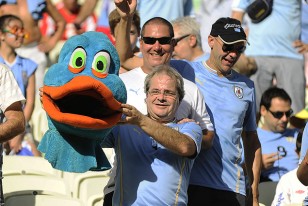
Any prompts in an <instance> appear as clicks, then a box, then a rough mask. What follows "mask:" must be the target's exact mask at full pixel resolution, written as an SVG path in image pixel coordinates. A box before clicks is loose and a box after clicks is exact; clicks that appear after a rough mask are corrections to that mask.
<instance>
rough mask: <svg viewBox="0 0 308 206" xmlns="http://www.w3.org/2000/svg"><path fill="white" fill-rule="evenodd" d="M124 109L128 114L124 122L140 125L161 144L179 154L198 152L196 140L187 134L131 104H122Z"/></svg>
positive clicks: (125, 113) (193, 154)
mask: <svg viewBox="0 0 308 206" xmlns="http://www.w3.org/2000/svg"><path fill="white" fill-rule="evenodd" d="M122 109H123V110H122V112H123V114H124V115H126V117H125V119H124V120H122V121H123V123H128V124H134V125H138V126H139V127H140V128H141V129H142V130H143V131H145V132H146V133H147V134H148V135H150V136H151V137H152V138H153V139H155V140H156V141H157V142H158V143H159V144H161V145H163V146H164V147H166V148H167V149H169V150H171V151H172V152H174V153H176V154H178V155H181V156H185V157H193V156H195V155H196V154H197V146H196V144H195V142H194V141H193V140H192V139H191V138H190V137H188V136H187V135H185V134H182V133H180V132H178V131H176V130H174V129H172V128H169V127H167V126H165V125H163V124H161V123H159V122H157V121H155V120H153V119H150V118H149V117H148V116H145V115H143V114H141V112H139V111H138V110H137V109H136V108H135V107H133V106H131V105H128V104H122ZM200 135H201V134H200Z"/></svg>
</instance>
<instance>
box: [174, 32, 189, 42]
mask: <svg viewBox="0 0 308 206" xmlns="http://www.w3.org/2000/svg"><path fill="white" fill-rule="evenodd" d="M189 35H190V34H186V35H183V36H181V37H178V38H175V39H174V40H175V45H176V44H177V43H178V42H180V41H181V40H182V39H184V38H186V37H188V36H189Z"/></svg>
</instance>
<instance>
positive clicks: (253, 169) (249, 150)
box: [242, 131, 262, 206]
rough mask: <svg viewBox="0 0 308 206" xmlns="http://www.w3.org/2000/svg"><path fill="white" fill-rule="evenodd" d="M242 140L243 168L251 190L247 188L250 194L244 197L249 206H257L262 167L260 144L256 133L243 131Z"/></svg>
mask: <svg viewBox="0 0 308 206" xmlns="http://www.w3.org/2000/svg"><path fill="white" fill-rule="evenodd" d="M242 138H243V145H244V151H245V152H244V154H245V166H246V171H247V175H248V178H249V183H250V184H249V185H250V186H251V188H249V191H250V193H249V194H247V196H246V197H247V199H248V201H249V202H250V204H251V205H253V206H258V205H259V201H258V198H259V189H258V185H259V182H260V174H261V166H262V163H261V162H262V154H261V144H260V141H259V137H258V135H257V131H249V132H247V131H246V132H245V131H243V135H242ZM250 204H249V205H250Z"/></svg>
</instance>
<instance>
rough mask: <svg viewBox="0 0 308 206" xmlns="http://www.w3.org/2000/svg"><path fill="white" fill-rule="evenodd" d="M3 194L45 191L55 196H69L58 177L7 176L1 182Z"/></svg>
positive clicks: (63, 183)
mask: <svg viewBox="0 0 308 206" xmlns="http://www.w3.org/2000/svg"><path fill="white" fill-rule="evenodd" d="M2 185H3V193H4V196H6V195H7V194H9V193H12V192H19V191H33V192H38V191H46V192H51V193H55V194H61V195H69V192H68V188H67V185H66V184H65V181H64V180H63V179H62V178H60V177H53V176H39V175H9V176H4V177H3V180H2Z"/></svg>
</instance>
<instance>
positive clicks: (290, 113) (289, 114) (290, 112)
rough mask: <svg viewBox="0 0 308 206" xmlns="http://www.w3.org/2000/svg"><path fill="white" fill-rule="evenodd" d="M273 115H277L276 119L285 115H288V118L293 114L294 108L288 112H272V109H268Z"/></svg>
mask: <svg viewBox="0 0 308 206" xmlns="http://www.w3.org/2000/svg"><path fill="white" fill-rule="evenodd" d="M268 111H269V112H270V113H271V114H272V115H273V117H275V118H276V119H281V118H282V117H283V116H284V115H286V117H287V118H289V117H291V115H292V114H293V110H292V109H290V110H289V111H286V112H279V111H278V112H272V111H271V110H268Z"/></svg>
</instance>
